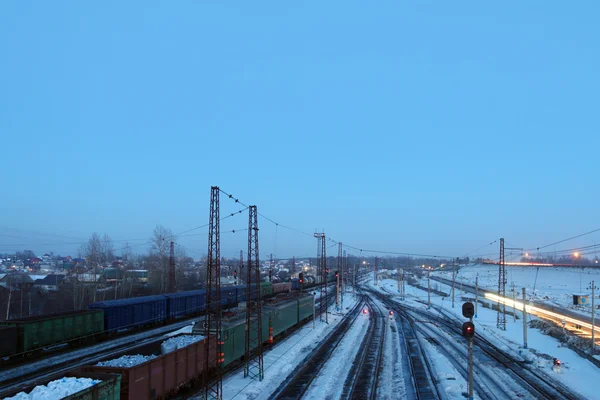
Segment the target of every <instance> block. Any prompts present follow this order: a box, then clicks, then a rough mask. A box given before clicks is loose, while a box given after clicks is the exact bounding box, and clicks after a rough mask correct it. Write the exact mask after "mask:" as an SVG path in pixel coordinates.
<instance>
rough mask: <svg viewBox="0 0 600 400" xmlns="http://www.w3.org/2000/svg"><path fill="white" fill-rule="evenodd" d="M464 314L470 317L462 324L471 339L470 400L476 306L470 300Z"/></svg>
mask: <svg viewBox="0 0 600 400" xmlns="http://www.w3.org/2000/svg"><path fill="white" fill-rule="evenodd" d="M462 314H463V316H464V317H465V318H469V320H468V321H467V322H465V323H464V324H463V325H462V335H463V336H464V337H465V338H467V339H468V340H469V382H468V383H469V387H468V389H469V400H473V337H475V325H474V324H473V316H474V315H475V306H474V305H473V303H471V302H470V301H467V302H466V303H463V305H462Z"/></svg>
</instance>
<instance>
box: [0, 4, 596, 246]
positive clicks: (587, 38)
mask: <svg viewBox="0 0 600 400" xmlns="http://www.w3.org/2000/svg"><path fill="white" fill-rule="evenodd" d="M598 11H600V5H599V4H598V3H597V2H595V1H580V2H577V3H569V4H567V3H565V2H560V1H529V2H508V3H502V4H491V3H490V4H488V3H481V2H475V1H472V2H470V1H465V2H460V3H456V2H433V1H419V2H398V1H379V2H376V3H365V2H341V1H328V2H314V1H310V2H301V3H297V2H296V3H290V2H277V1H265V2H227V4H226V3H225V2H215V1H207V2H196V1H178V2H158V1H128V2H121V1H104V2H96V3H90V2H75V1H53V2H27V1H16V0H8V1H3V2H1V3H0V51H1V52H2V58H1V60H2V62H0V88H1V90H0V148H1V149H2V157H1V158H0V170H1V171H2V173H1V174H0V184H1V187H0V193H1V196H0V198H1V200H0V253H1V252H2V251H3V250H4V251H14V250H20V249H22V248H33V249H34V250H35V251H49V250H55V251H59V252H62V253H63V254H65V253H67V252H74V251H75V249H76V248H78V247H79V245H78V244H77V243H79V242H82V241H85V240H86V239H87V238H88V237H89V236H90V234H91V233H92V232H98V233H100V234H103V233H107V234H108V235H110V236H111V237H112V238H113V239H114V240H115V244H116V246H115V247H117V248H118V247H120V246H121V244H123V243H125V241H127V242H129V243H131V244H136V245H137V247H136V250H137V249H139V251H144V250H145V248H146V247H147V246H146V244H145V242H146V241H147V240H148V239H149V238H150V236H151V234H152V230H153V229H154V227H155V226H156V225H158V224H160V225H163V226H165V227H167V228H169V229H171V230H172V231H173V232H174V233H180V232H184V231H187V230H190V229H193V228H195V227H199V226H202V225H205V224H206V223H207V222H208V212H209V200H210V187H211V186H212V185H216V186H219V187H220V188H221V189H222V190H223V191H225V192H226V193H230V194H232V195H233V196H234V197H236V198H238V199H239V200H240V201H242V202H243V203H244V204H251V205H257V206H258V211H259V212H260V213H261V214H263V215H266V216H267V217H269V218H270V219H271V220H273V221H276V222H277V223H279V224H281V226H288V227H292V228H294V229H297V230H300V231H302V232H306V233H308V235H307V234H300V233H297V232H296V231H292V230H289V229H286V228H283V227H281V226H277V225H275V224H273V223H271V222H269V221H267V220H265V219H263V218H261V219H260V220H259V228H260V235H259V238H260V254H261V256H266V255H267V254H268V253H274V254H275V255H276V256H277V257H290V256H292V255H296V256H310V255H314V253H316V240H315V239H314V238H312V237H310V233H313V232H315V230H318V231H324V232H325V234H326V235H327V236H328V237H331V238H333V239H334V240H336V241H341V242H343V243H345V244H348V245H351V246H354V247H356V248H362V249H377V250H387V251H399V252H411V253H425V254H439V255H450V256H454V255H464V254H467V253H468V252H471V251H472V250H474V249H476V248H479V247H480V246H482V245H485V244H486V243H490V242H492V241H494V240H496V239H498V238H499V237H505V238H506V240H507V242H509V243H513V244H514V245H516V246H519V247H525V248H527V247H536V246H540V245H543V244H546V243H551V242H554V241H556V240H560V239H563V238H565V237H570V236H573V235H577V234H579V233H582V232H586V231H590V230H592V229H595V228H599V227H600V226H599V221H598V217H599V211H598V206H597V204H598V200H597V199H598V197H599V195H600V193H599V186H598V184H597V171H598V161H597V158H598V149H599V144H600V136H599V135H598V131H599V127H600V122H599V119H598V111H597V110H598V93H600V75H599V74H598V71H600V52H598V46H597V39H598V37H600V26H598V24H597V15H598ZM241 208H243V207H240V206H239V204H237V205H236V204H235V203H234V202H233V201H232V200H231V199H229V198H227V197H225V196H223V197H222V198H221V214H222V215H223V216H224V215H227V214H228V213H231V212H235V211H238V210H240V209H241ZM247 226H248V220H247V213H241V214H238V215H236V216H234V217H231V218H228V219H227V220H224V221H223V222H222V224H221V229H222V238H221V252H222V254H223V255H226V256H228V255H234V254H236V253H237V254H239V250H241V249H247V232H245V231H243V229H245V228H247ZM232 230H237V231H238V232H236V233H233V232H231V231H232ZM191 234H194V235H195V236H180V237H179V238H178V239H177V243H178V245H180V246H182V247H184V248H186V249H187V250H188V251H189V252H190V255H192V256H194V257H199V256H200V255H202V254H205V253H206V249H207V229H206V228H202V229H196V230H194V231H191V232H188V235H191ZM594 240H598V241H600V235H598V234H595V235H588V236H586V237H584V238H582V239H579V241H578V242H577V241H576V242H573V243H568V244H565V246H567V247H568V246H573V245H589V244H592V243H593V241H594ZM23 244H25V245H27V246H22V245H23ZM335 251H336V249H335V248H330V249H328V252H331V253H328V254H333V253H334V252H335ZM491 251H495V247H492V250H491Z"/></svg>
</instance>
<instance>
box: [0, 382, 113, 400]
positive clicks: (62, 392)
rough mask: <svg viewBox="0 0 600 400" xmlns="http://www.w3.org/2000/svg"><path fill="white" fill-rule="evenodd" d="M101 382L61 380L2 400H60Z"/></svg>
mask: <svg viewBox="0 0 600 400" xmlns="http://www.w3.org/2000/svg"><path fill="white" fill-rule="evenodd" d="M100 382H102V381H100V380H97V379H90V378H61V379H57V380H55V381H51V382H49V383H48V384H47V385H41V386H36V387H35V388H34V389H33V390H32V391H31V392H29V393H25V392H21V393H18V394H17V395H16V396H13V397H8V398H5V399H4V400H53V399H62V398H65V397H67V396H70V395H72V394H74V393H77V392H80V391H82V390H85V389H87V388H89V387H91V386H94V385H95V384H97V383H100Z"/></svg>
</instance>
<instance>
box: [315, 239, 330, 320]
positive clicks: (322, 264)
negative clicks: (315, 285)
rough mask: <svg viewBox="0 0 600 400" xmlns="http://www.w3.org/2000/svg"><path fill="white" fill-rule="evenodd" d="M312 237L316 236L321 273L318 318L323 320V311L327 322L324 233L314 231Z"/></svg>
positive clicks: (326, 276) (326, 275)
mask: <svg viewBox="0 0 600 400" xmlns="http://www.w3.org/2000/svg"><path fill="white" fill-rule="evenodd" d="M314 237H316V238H317V266H318V267H317V270H318V271H319V272H318V273H319V275H321V277H320V278H321V302H320V304H319V320H320V321H322V320H323V313H324V314H325V322H326V323H329V322H328V317H327V278H328V274H327V272H328V271H327V254H326V248H327V246H326V240H325V233H323V232H322V233H315V234H314Z"/></svg>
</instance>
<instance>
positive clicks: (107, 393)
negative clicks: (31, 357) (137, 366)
mask: <svg viewBox="0 0 600 400" xmlns="http://www.w3.org/2000/svg"><path fill="white" fill-rule="evenodd" d="M61 377H65V378H78V379H81V378H90V379H96V380H99V381H100V382H98V383H96V384H95V385H92V386H90V387H88V388H86V389H83V390H80V391H79V392H77V393H73V394H71V395H68V396H66V397H56V400H59V399H61V400H120V399H121V375H119V374H106V373H90V372H83V371H79V370H74V371H70V372H67V373H66V374H64V375H58V376H55V377H53V378H52V379H50V380H44V381H36V382H34V383H31V384H30V385H28V386H26V387H23V388H20V389H18V390H15V391H14V392H12V393H10V392H9V393H8V394H7V397H14V396H16V395H18V394H19V393H30V392H31V391H32V390H34V388H35V387H36V386H47V385H48V383H50V382H52V381H55V380H60V379H62V378H61ZM21 396H23V395H22V394H21ZM27 398H28V397H27Z"/></svg>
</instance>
